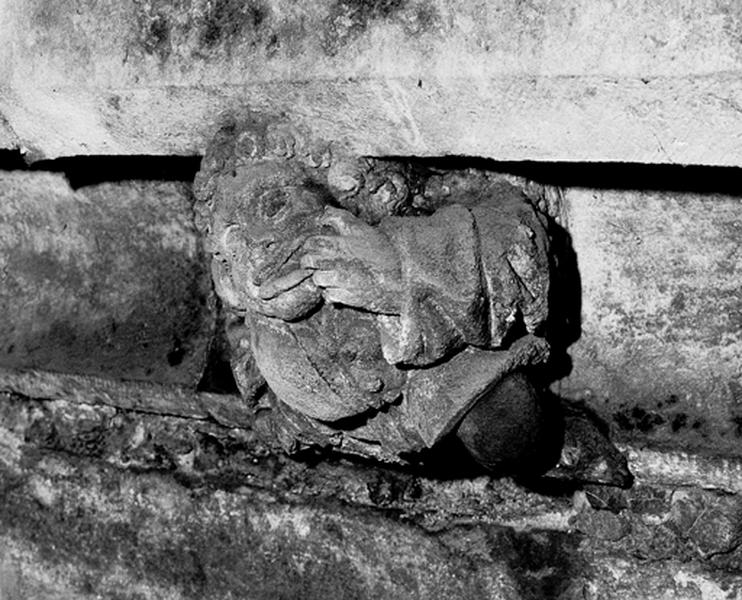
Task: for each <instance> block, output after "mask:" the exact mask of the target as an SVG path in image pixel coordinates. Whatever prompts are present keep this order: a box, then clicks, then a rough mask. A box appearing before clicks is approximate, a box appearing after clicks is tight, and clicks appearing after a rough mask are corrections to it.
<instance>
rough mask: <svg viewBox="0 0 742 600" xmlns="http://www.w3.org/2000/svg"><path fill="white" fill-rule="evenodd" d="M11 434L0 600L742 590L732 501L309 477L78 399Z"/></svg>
mask: <svg viewBox="0 0 742 600" xmlns="http://www.w3.org/2000/svg"><path fill="white" fill-rule="evenodd" d="M0 434H2V435H0V496H1V497H2V502H0V532H1V534H0V541H2V545H0V595H1V597H3V598H6V597H10V598H29V597H33V598H39V599H41V600H46V599H47V598H71V597H74V598H91V599H92V598H117V599H121V598H132V599H135V598H136V599H138V600H141V599H142V598H173V599H175V598H178V599H180V598H204V597H206V598H229V597H234V596H239V597H251V598H275V597H301V598H335V597H338V598H349V597H350V598H387V597H405V598H440V597H442V596H443V597H457V598H458V597H461V598H481V597H495V598H513V599H515V598H534V599H535V598H548V597H562V598H626V597H632V598H663V597H667V598H676V597H688V598H725V597H728V596H727V594H729V595H732V597H734V596H733V595H734V594H738V593H739V592H740V589H741V587H740V586H742V582H741V581H740V578H739V576H738V575H735V574H734V573H735V572H738V571H739V564H740V559H741V558H742V557H740V556H737V553H738V550H737V545H736V544H737V543H738V541H737V540H736V538H735V532H736V531H737V530H738V525H739V518H740V516H739V514H738V512H737V511H736V510H733V509H734V508H735V507H737V506H738V500H737V499H736V498H734V497H730V496H728V495H717V494H714V493H712V492H703V491H700V490H688V489H686V490H685V491H684V492H681V493H675V492H674V491H673V489H672V488H669V489H668V488H663V487H661V486H660V487H657V486H652V485H640V486H638V487H637V488H635V489H632V490H627V491H622V492H621V493H622V494H625V495H626V502H625V504H624V505H625V506H626V507H628V508H625V509H622V511H621V513H620V514H618V515H614V514H613V513H610V512H606V511H602V510H595V509H593V508H591V507H590V506H589V504H588V503H587V502H586V500H585V498H584V494H583V493H582V492H579V493H578V494H576V495H575V498H574V503H570V501H569V498H565V497H559V496H557V497H554V498H549V497H547V496H539V495H538V494H535V493H533V492H531V491H528V490H526V489H524V488H522V487H519V486H517V485H514V484H513V483H512V482H509V481H507V480H503V481H497V480H490V479H489V478H486V477H480V478H477V479H474V480H469V481H467V480H465V479H458V480H457V479H453V480H449V481H440V480H436V479H429V478H426V477H421V476H416V475H414V474H412V473H406V472H404V471H398V470H395V471H390V470H387V469H384V468H375V467H370V466H368V465H352V464H350V463H346V462H344V461H338V462H336V463H334V464H328V463H322V464H320V465H317V466H311V465H307V464H304V463H299V462H295V461H291V460H288V459H286V458H285V457H281V456H275V455H271V454H269V453H266V452H265V449H264V448H261V446H260V444H259V443H258V442H257V440H256V438H255V437H254V435H252V433H251V432H250V431H249V430H236V429H234V428H228V427H224V426H221V425H218V424H216V423H209V422H207V421H205V420H203V419H191V418H181V417H172V416H166V415H157V414H142V413H137V412H134V411H130V410H120V409H116V408H114V407H111V406H92V405H85V404H83V403H80V402H79V399H76V400H75V402H67V401H65V400H43V401H39V400H34V399H30V398H27V397H19V396H15V395H13V394H0ZM581 496H582V498H581ZM681 509H682V510H681ZM570 517H573V519H570ZM700 521H703V522H704V528H707V529H708V530H714V531H717V532H719V533H721V535H719V536H718V539H712V538H709V536H708V535H704V531H703V530H701V529H699V528H698V527H697V526H695V525H694V524H695V523H697V522H700ZM578 530H579V531H578ZM718 552H721V553H723V554H718ZM714 568H716V569H718V570H717V571H713V570H712V569H714ZM735 570H736V571H735Z"/></svg>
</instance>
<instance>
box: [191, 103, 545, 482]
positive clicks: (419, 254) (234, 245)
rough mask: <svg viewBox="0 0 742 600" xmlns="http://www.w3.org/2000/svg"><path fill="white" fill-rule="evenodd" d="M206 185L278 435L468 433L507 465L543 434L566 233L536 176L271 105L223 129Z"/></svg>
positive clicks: (268, 422)
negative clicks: (549, 224) (326, 129)
mask: <svg viewBox="0 0 742 600" xmlns="http://www.w3.org/2000/svg"><path fill="white" fill-rule="evenodd" d="M195 189H196V194H197V197H198V202H197V219H198V223H199V226H200V227H201V228H202V230H203V231H204V233H205V240H206V245H207V249H208V250H209V251H210V252H211V255H212V274H213V278H214V284H215V287H216V291H217V293H218V295H219V297H220V298H221V299H222V301H223V303H224V305H225V306H226V307H227V308H228V309H229V311H231V313H232V314H233V315H234V317H233V319H232V325H231V328H230V330H229V339H230V342H231V345H232V352H233V357H232V365H233V370H234V373H235V379H236V381H237V382H238V385H239V387H240V389H241V391H242V393H243V395H244V396H245V398H246V399H247V400H248V401H250V403H251V405H252V407H253V408H254V410H255V411H256V428H257V429H258V430H259V431H262V432H263V434H264V435H266V436H268V437H269V438H271V439H273V440H275V441H277V442H279V443H280V444H281V445H282V446H283V447H284V448H285V449H286V450H289V451H296V450H299V449H301V448H305V447H308V446H331V447H333V448H335V449H337V450H339V451H341V452H346V453H354V454H359V455H362V456H366V457H374V458H377V459H381V460H385V461H393V462H405V461H413V460H415V457H416V456H418V453H420V452H421V451H423V450H425V449H427V448H431V447H432V446H434V445H435V444H436V443H438V442H439V441H441V440H442V439H443V438H444V437H446V436H448V435H449V434H453V435H456V436H458V438H459V439H460V440H461V441H462V442H463V443H464V445H465V447H466V448H467V449H468V450H469V452H470V453H471V454H472V455H473V456H474V457H475V458H476V459H477V460H479V462H480V463H482V464H483V465H485V466H486V467H489V468H495V469H496V468H500V467H502V466H503V465H505V466H507V465H508V464H512V463H513V462H514V461H519V460H523V458H524V456H527V455H528V453H529V452H531V451H532V449H533V448H534V446H536V445H537V444H538V440H539V437H540V436H541V435H542V434H543V430H544V429H545V428H546V424H545V423H544V417H543V401H542V399H541V396H540V393H539V392H538V389H537V387H535V386H534V385H533V384H532V383H531V382H530V379H529V371H530V370H532V369H533V368H535V367H538V366H539V365H541V364H543V363H544V362H545V361H546V360H547V358H548V354H549V345H548V343H547V342H546V341H545V340H544V339H543V337H540V335H541V334H542V333H543V328H544V325H545V323H546V319H547V317H548V301H547V298H548V292H549V239H548V236H547V232H546V226H545V222H544V220H543V217H542V216H541V215H540V214H539V213H538V212H537V211H535V210H534V209H533V207H532V206H531V204H530V203H529V202H528V200H527V198H526V197H525V196H524V195H523V194H522V192H521V191H520V190H519V189H517V188H516V187H514V186H512V185H510V184H509V183H507V182H506V181H504V180H502V179H497V178H494V177H492V176H490V175H488V174H487V173H485V172H481V171H475V170H460V171H448V172H445V171H438V170H436V169H434V168H422V167H420V166H415V165H413V164H407V163H404V162H400V161H391V160H377V159H369V158H360V157H355V156H352V155H350V154H349V153H347V152H345V151H344V150H343V147H342V146H341V145H339V144H329V143H325V142H322V141H318V140H316V139H314V138H312V137H311V136H309V135H308V134H306V133H305V132H303V131H301V130H300V129H298V128H296V127H294V126H292V125H291V124H290V123H288V122H286V121H285V120H282V119H278V118H275V117H267V116H262V115H251V116H249V117H248V118H245V119H243V120H241V121H235V122H233V123H231V124H229V125H227V126H225V127H223V128H222V129H221V130H220V131H219V132H218V134H217V135H216V137H215V139H214V140H213V141H212V143H211V144H210V146H209V148H208V150H207V152H206V155H205V157H204V160H203V163H202V167H201V171H200V173H199V174H198V176H197V178H196V187H195ZM265 383H267V388H268V391H267V392H266V393H259V392H260V391H261V389H263V386H264V384H265Z"/></svg>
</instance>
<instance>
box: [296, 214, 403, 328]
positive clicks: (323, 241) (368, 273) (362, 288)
mask: <svg viewBox="0 0 742 600" xmlns="http://www.w3.org/2000/svg"><path fill="white" fill-rule="evenodd" d="M320 223H321V224H322V225H325V226H328V227H329V228H331V229H332V230H334V231H335V232H336V233H337V235H316V236H312V237H311V238H309V239H308V240H307V242H306V243H305V244H304V250H305V251H306V254H305V255H304V256H303V257H302V259H301V266H302V267H304V268H306V269H312V270H313V271H314V273H313V275H312V279H313V281H314V283H315V284H316V285H317V286H318V287H319V288H321V289H322V295H323V296H324V298H325V300H327V301H328V302H333V303H336V304H345V305H347V306H353V307H355V308H363V309H365V310H369V311H371V312H375V313H382V314H399V312H400V299H401V289H402V283H401V271H400V263H399V257H398V256H397V253H396V251H395V248H394V246H393V245H392V244H391V242H390V241H389V239H388V238H387V237H386V236H385V235H384V234H383V233H381V232H380V231H379V230H378V229H376V228H374V227H372V226H371V225H368V224H366V223H364V222H363V221H362V220H361V219H359V218H357V217H355V216H353V215H352V214H351V213H350V212H348V211H347V210H342V209H338V208H333V207H327V208H326V209H325V213H324V215H323V216H322V217H321V218H320Z"/></svg>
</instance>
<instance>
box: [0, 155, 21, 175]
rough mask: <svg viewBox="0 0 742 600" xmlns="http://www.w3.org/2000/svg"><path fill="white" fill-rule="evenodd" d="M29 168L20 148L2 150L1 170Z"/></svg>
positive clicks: (0, 158)
mask: <svg viewBox="0 0 742 600" xmlns="http://www.w3.org/2000/svg"><path fill="white" fill-rule="evenodd" d="M26 169H28V165H27V164H26V161H24V160H23V154H21V151H20V150H0V171H21V170H26Z"/></svg>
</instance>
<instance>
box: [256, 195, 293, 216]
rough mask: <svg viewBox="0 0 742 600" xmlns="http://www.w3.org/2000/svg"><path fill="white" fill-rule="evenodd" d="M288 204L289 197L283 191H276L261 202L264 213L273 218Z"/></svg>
mask: <svg viewBox="0 0 742 600" xmlns="http://www.w3.org/2000/svg"><path fill="white" fill-rule="evenodd" d="M286 204H287V199H286V195H285V194H284V193H283V192H279V191H276V192H275V193H272V194H268V195H266V196H265V197H264V198H263V200H262V202H261V205H262V206H261V208H262V212H263V215H264V216H266V217H268V218H273V217H275V216H276V215H277V214H278V213H280V212H281V211H282V210H283V209H284V208H286Z"/></svg>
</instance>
